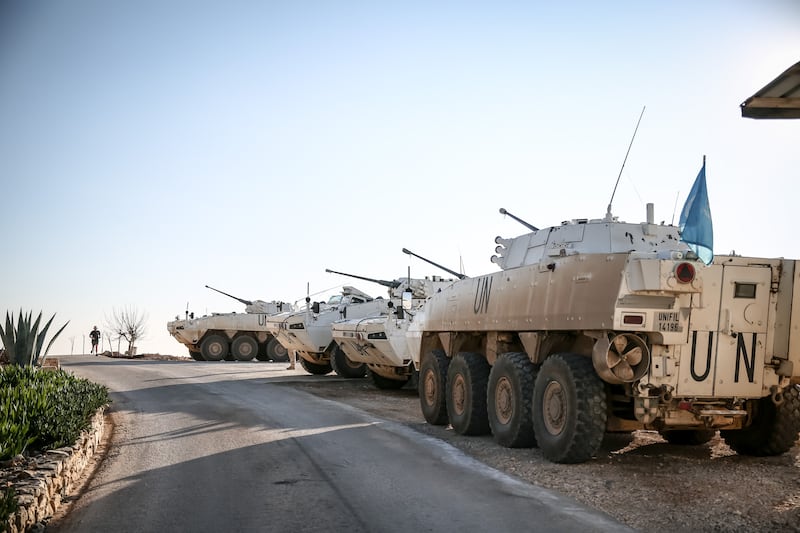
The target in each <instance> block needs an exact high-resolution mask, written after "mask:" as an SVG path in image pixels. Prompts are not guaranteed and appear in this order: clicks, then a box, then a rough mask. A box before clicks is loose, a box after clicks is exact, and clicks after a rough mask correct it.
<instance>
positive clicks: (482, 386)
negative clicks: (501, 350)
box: [447, 352, 491, 435]
mask: <svg viewBox="0 0 800 533" xmlns="http://www.w3.org/2000/svg"><path fill="white" fill-rule="evenodd" d="M490 371H491V367H490V366H489V363H488V362H487V361H486V358H485V357H483V356H482V355H481V354H477V353H471V352H461V353H459V354H457V355H456V356H455V357H453V360H452V361H450V367H449V368H448V369H447V416H448V418H449V419H450V425H451V426H453V431H455V432H456V433H457V434H459V435H486V434H487V433H489V431H490V429H489V417H488V416H487V415H486V386H487V384H488V383H489V372H490Z"/></svg>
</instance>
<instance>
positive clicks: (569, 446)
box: [533, 354, 608, 463]
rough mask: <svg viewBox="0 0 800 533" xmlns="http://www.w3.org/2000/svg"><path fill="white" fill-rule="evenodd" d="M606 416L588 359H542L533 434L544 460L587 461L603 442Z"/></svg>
mask: <svg viewBox="0 0 800 533" xmlns="http://www.w3.org/2000/svg"><path fill="white" fill-rule="evenodd" d="M607 416H608V397H607V394H606V389H605V385H604V384H603V382H602V381H601V379H600V377H599V376H598V375H597V373H596V372H595V370H594V367H593V366H592V360H591V359H590V358H589V357H584V356H581V355H578V354H554V355H551V356H550V357H548V358H547V359H545V361H544V363H543V364H542V366H541V368H540V369H539V374H538V375H537V377H536V382H535V384H534V387H533V430H534V432H535V434H536V442H537V443H538V444H539V448H540V449H541V450H542V454H543V455H544V457H545V458H546V459H547V460H549V461H552V462H554V463H582V462H584V461H587V460H589V459H590V458H591V457H592V456H594V455H595V454H596V453H597V450H598V449H599V448H600V444H601V443H602V441H603V435H604V434H605V429H606V419H607Z"/></svg>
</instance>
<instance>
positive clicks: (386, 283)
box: [325, 268, 400, 289]
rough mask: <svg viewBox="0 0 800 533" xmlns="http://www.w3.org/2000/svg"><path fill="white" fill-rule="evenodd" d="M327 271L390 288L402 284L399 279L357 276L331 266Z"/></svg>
mask: <svg viewBox="0 0 800 533" xmlns="http://www.w3.org/2000/svg"><path fill="white" fill-rule="evenodd" d="M325 272H330V273H331V274H339V275H341V276H348V277H350V278H357V279H363V280H364V281H371V282H372V283H377V284H378V285H383V286H384V287H388V288H390V289H396V288H397V287H399V286H400V282H399V281H386V280H385V279H375V278H367V277H364V276H357V275H355V274H347V273H346V272H337V271H335V270H331V269H330V268H326V269H325Z"/></svg>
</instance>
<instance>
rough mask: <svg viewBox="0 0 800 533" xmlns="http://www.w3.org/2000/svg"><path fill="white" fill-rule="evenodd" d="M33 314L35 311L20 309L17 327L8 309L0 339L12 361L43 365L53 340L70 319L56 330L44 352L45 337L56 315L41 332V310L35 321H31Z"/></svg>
mask: <svg viewBox="0 0 800 533" xmlns="http://www.w3.org/2000/svg"><path fill="white" fill-rule="evenodd" d="M32 315H33V313H31V312H29V313H28V314H27V315H25V314H23V313H22V310H21V309H20V311H19V317H18V318H17V327H16V328H15V327H14V321H13V320H12V318H11V316H9V314H8V311H6V327H5V329H3V326H2V325H0V340H2V341H3V346H4V347H5V352H6V353H5V356H6V357H7V358H8V360H9V361H10V362H12V363H15V364H17V365H36V366H41V364H42V363H43V362H44V359H45V357H47V352H49V351H50V347H51V346H52V345H53V342H54V341H55V340H56V338H57V337H58V336H59V335H60V334H61V332H62V331H64V328H65V327H67V324H69V321H67V324H64V325H63V326H61V329H59V330H58V331H56V333H55V335H53V338H52V339H50V342H49V343H48V344H47V348H45V350H44V353H43V352H42V348H43V347H44V339H45V336H46V335H47V330H48V329H50V324H52V323H53V319H54V318H55V317H56V315H53V316H51V317H50V320H48V321H47V324H45V325H44V327H43V328H42V331H41V332H39V323H40V322H41V321H42V313H41V311H40V312H39V316H38V317H36V321H35V322H31V316H32Z"/></svg>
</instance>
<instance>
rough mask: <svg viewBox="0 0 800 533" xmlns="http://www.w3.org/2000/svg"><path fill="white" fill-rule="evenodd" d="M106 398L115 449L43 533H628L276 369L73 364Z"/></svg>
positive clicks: (67, 363)
mask: <svg viewBox="0 0 800 533" xmlns="http://www.w3.org/2000/svg"><path fill="white" fill-rule="evenodd" d="M61 361H62V367H63V368H64V369H66V370H68V371H72V372H74V373H76V374H78V375H80V376H83V377H86V378H89V379H91V380H93V381H96V382H98V383H103V384H105V385H107V386H108V387H109V388H110V389H111V391H112V398H113V406H112V410H111V412H112V416H113V419H114V422H115V426H116V427H115V431H114V435H113V441H112V446H111V450H110V452H109V454H108V456H107V458H106V459H105V460H104V461H103V463H102V464H101V466H100V468H99V469H98V471H97V473H96V475H95V477H94V478H93V479H92V480H91V482H90V485H89V487H88V489H87V491H86V493H85V494H84V495H83V496H82V497H81V499H80V501H79V502H78V503H77V504H76V505H75V506H74V507H73V509H72V510H71V512H70V513H69V515H68V516H67V517H65V518H64V519H62V520H60V521H59V523H53V524H51V525H49V526H48V528H47V530H48V532H53V533H63V532H72V531H76V532H85V531H115V532H127V531H130V532H137V533H138V532H147V531H192V532H204V531H231V532H233V531H247V532H249V531H276V532H282V531H287V532H289V531H291V532H299V531H320V532H322V531H325V532H329V531H350V532H395V531H397V532H401V531H402V532H407V531H414V532H423V531H433V532H440V531H442V532H444V531H458V532H471V531H475V532H503V531H514V532H519V531H570V532H572V531H624V530H627V529H626V528H625V526H623V525H621V524H619V523H617V522H615V521H614V520H613V519H611V518H609V517H608V516H607V515H604V514H601V513H599V512H597V511H593V510H590V509H587V508H585V507H583V506H582V505H580V504H578V503H577V502H575V501H574V500H571V499H568V498H565V497H562V496H559V495H556V494H555V493H552V492H550V491H547V490H544V489H541V488H538V487H535V486H532V485H529V484H526V483H522V482H520V481H518V480H516V479H514V478H511V477H508V476H506V475H504V474H502V473H500V472H498V471H496V470H493V469H490V468H489V467H486V466H484V465H483V464H481V463H478V462H475V461H474V460H472V459H470V458H468V457H467V456H465V455H463V454H462V453H461V452H460V451H458V450H457V449H455V448H453V447H451V446H449V445H447V444H445V443H443V442H442V441H439V440H438V439H433V438H430V437H427V436H424V435H422V434H420V433H417V432H415V431H413V430H412V429H409V428H407V427H406V426H403V425H401V424H397V423H394V422H390V421H386V420H382V419H379V418H375V417H374V416H373V415H370V414H368V413H365V412H363V411H360V410H358V409H355V408H352V407H350V406H347V405H345V404H342V403H339V402H335V401H330V400H326V399H322V398H319V397H316V396H313V395H311V394H308V393H306V392H303V391H300V390H296V389H294V388H293V387H292V386H291V384H292V382H298V381H302V380H320V379H329V380H330V379H339V378H336V377H334V376H324V377H316V376H309V375H306V374H304V373H303V372H301V371H296V372H288V371H286V370H284V368H285V367H284V366H283V365H280V364H273V363H233V362H231V363H227V362H223V363H198V362H192V363H184V362H175V361H129V360H113V359H107V358H102V357H101V358H96V357H87V356H72V357H64V358H62V360H61Z"/></svg>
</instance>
